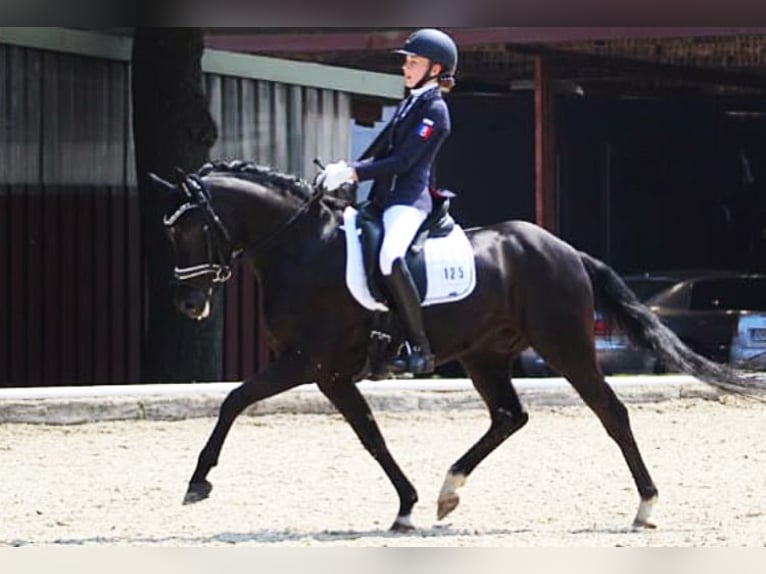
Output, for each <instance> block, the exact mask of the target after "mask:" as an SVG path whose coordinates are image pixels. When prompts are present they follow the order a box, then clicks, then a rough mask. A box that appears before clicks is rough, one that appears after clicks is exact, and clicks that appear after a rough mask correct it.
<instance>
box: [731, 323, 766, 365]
mask: <svg viewBox="0 0 766 574" xmlns="http://www.w3.org/2000/svg"><path fill="white" fill-rule="evenodd" d="M729 361H730V362H731V363H732V364H733V365H735V366H737V367H743V368H747V369H755V370H766V313H748V314H747V315H741V316H740V317H739V320H738V321H737V330H736V331H735V332H734V336H733V337H732V341H731V348H730V351H729Z"/></svg>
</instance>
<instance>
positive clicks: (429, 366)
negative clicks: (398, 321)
mask: <svg viewBox="0 0 766 574" xmlns="http://www.w3.org/2000/svg"><path fill="white" fill-rule="evenodd" d="M388 366H389V369H390V370H391V372H392V373H396V374H399V373H412V374H413V375H426V374H428V373H433V372H434V356H433V353H430V352H424V351H423V350H422V349H420V348H417V347H415V348H413V347H412V346H411V345H410V344H409V343H405V344H404V346H403V347H402V351H401V352H400V353H399V354H398V355H397V356H396V357H394V358H393V359H392V360H391V361H390V362H389V363H388Z"/></svg>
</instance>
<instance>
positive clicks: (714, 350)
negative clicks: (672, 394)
mask: <svg viewBox="0 0 766 574" xmlns="http://www.w3.org/2000/svg"><path fill="white" fill-rule="evenodd" d="M624 281H625V283H626V284H627V285H628V287H630V289H631V290H633V292H634V293H635V294H636V296H637V297H638V299H639V300H641V301H642V302H643V303H644V304H646V305H647V306H648V307H649V308H650V309H651V310H652V311H653V312H654V313H656V314H657V316H658V317H659V318H660V320H661V321H662V322H663V323H665V324H666V325H667V326H668V327H670V329H672V330H673V332H675V333H676V335H678V337H679V338H680V339H681V340H682V341H683V342H684V343H685V344H686V345H687V346H689V347H690V348H691V349H692V350H694V351H695V352H697V353H699V354H701V355H703V356H705V357H707V358H709V359H711V360H713V361H718V362H722V363H723V362H729V361H732V360H736V361H737V362H739V363H740V364H741V365H742V366H745V364H744V362H745V361H750V363H751V365H752V364H753V363H756V366H757V362H758V361H763V362H766V357H765V356H764V355H763V353H764V351H766V330H764V328H766V325H764V324H763V321H764V318H765V317H766V275H764V274H756V273H743V272H737V271H719V270H672V271H657V272H651V273H643V274H640V275H628V276H626V277H624ZM595 319H596V321H595V333H594V335H595V342H596V355H597V357H598V361H599V364H600V365H601V368H602V370H603V371H604V373H605V374H615V373H660V372H664V371H665V368H664V366H663V365H661V364H660V363H658V361H657V360H656V359H655V358H654V357H653V356H652V355H650V354H649V352H648V351H645V350H644V349H641V348H638V347H636V346H634V345H633V344H631V343H630V342H629V341H628V339H627V337H626V336H625V335H624V334H623V333H621V332H620V331H619V329H617V328H616V327H613V328H612V329H611V333H610V329H608V328H606V327H607V326H606V323H605V322H604V321H603V320H601V317H600V316H599V315H598V314H597V315H596V317H595ZM738 321H741V323H739V324H740V325H741V326H740V327H737V325H738ZM762 338H763V339H762ZM732 343H734V345H733V344H732ZM518 370H519V371H521V374H523V375H526V376H555V375H556V373H555V371H554V370H553V369H551V368H550V367H549V366H548V365H546V364H545V361H543V359H542V358H541V357H540V356H539V355H538V354H537V353H536V352H535V351H534V350H532V349H527V350H526V351H524V352H523V353H522V354H521V356H520V359H519V369H518Z"/></svg>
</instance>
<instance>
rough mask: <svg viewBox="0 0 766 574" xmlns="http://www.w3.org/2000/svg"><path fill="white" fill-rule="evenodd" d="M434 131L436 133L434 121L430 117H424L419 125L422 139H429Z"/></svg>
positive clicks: (419, 133)
mask: <svg viewBox="0 0 766 574" xmlns="http://www.w3.org/2000/svg"><path fill="white" fill-rule="evenodd" d="M432 133H434V121H433V120H429V119H428V118H423V121H422V122H420V125H419V126H418V135H419V136H420V137H421V138H422V139H424V140H427V139H428V138H430V137H431V134H432Z"/></svg>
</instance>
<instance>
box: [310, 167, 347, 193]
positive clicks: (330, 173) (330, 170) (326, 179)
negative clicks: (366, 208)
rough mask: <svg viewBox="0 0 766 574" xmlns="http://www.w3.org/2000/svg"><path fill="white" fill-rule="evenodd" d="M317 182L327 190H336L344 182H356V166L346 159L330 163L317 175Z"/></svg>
mask: <svg viewBox="0 0 766 574" xmlns="http://www.w3.org/2000/svg"><path fill="white" fill-rule="evenodd" d="M317 183H318V184H319V185H320V186H322V189H324V190H325V191H335V190H336V189H338V188H339V187H340V186H341V185H343V184H344V183H354V168H353V167H351V166H350V165H348V164H347V163H346V162H345V161H336V162H334V163H328V164H327V166H326V167H325V168H324V170H323V171H322V173H320V174H319V177H317Z"/></svg>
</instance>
